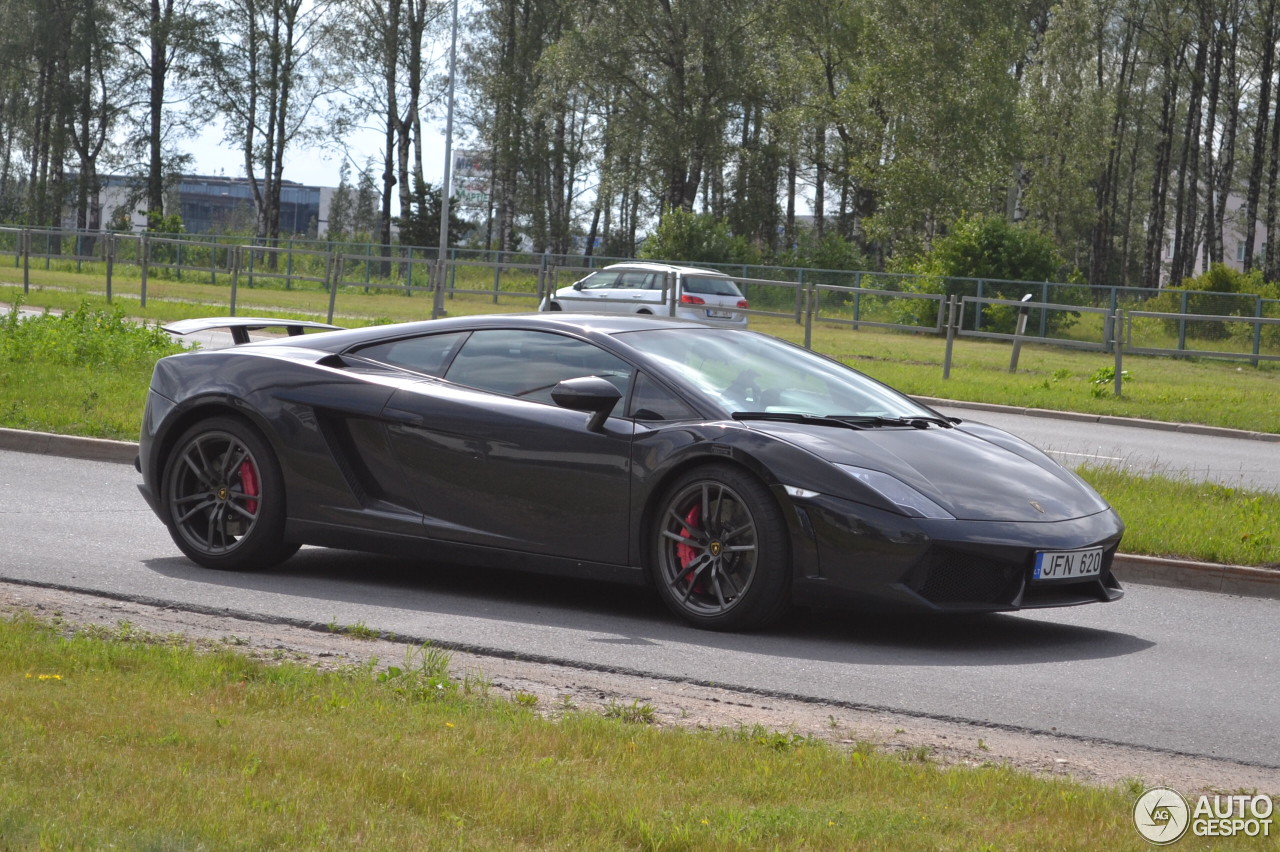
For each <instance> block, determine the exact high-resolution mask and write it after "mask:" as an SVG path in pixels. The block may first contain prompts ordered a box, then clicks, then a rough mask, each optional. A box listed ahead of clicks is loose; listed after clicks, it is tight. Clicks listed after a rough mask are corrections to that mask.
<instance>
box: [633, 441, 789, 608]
mask: <svg viewBox="0 0 1280 852" xmlns="http://www.w3.org/2000/svg"><path fill="white" fill-rule="evenodd" d="M653 536H654V538H653V543H652V554H653V558H652V570H653V575H654V581H655V583H656V584H657V586H658V592H659V594H661V596H662V599H663V601H664V602H665V603H666V604H667V606H668V607H669V608H670V609H671V611H672V612H674V613H675V614H676V615H678V616H680V617H681V618H683V619H684V620H685V621H688V622H689V623H690V624H693V625H694V626H696V627H703V628H708V629H712V630H744V629H752V628H759V627H764V626H766V625H769V624H771V623H773V622H775V621H777V620H778V619H779V618H781V617H782V616H783V615H784V614H785V613H786V611H787V609H788V608H789V606H790V581H791V565H790V545H789V543H788V539H787V529H786V523H785V522H784V521H783V518H782V513H781V511H779V509H778V505H777V503H776V502H775V501H774V499H773V495H771V494H770V493H769V490H768V489H767V488H766V487H765V486H764V485H763V484H762V483H761V482H760V481H759V480H757V479H755V478H754V477H753V476H751V475H750V474H749V473H747V472H746V471H743V470H741V469H738V468H734V467H729V466H726V465H712V466H707V467H701V468H697V469H695V470H693V471H690V472H689V473H687V474H685V475H684V476H682V477H680V478H679V479H678V480H676V482H675V483H673V484H672V486H671V487H670V488H669V489H667V491H666V493H665V494H664V495H663V497H662V498H661V502H660V503H659V514H658V515H657V517H656V519H655V523H654V530H653Z"/></svg>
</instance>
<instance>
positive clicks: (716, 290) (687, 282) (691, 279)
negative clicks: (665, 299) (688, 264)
mask: <svg viewBox="0 0 1280 852" xmlns="http://www.w3.org/2000/svg"><path fill="white" fill-rule="evenodd" d="M684 291H685V292H686V293H698V294H700V295H703V296H737V297H738V298H741V297H742V291H741V290H739V289H738V285H737V284H735V283H733V279H732V278H720V277H719V276H716V277H712V276H710V275H690V276H686V277H685V279H684Z"/></svg>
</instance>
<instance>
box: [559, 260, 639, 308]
mask: <svg viewBox="0 0 1280 852" xmlns="http://www.w3.org/2000/svg"><path fill="white" fill-rule="evenodd" d="M621 277H622V272H621V271H620V270H617V269H602V270H600V271H599V272H595V273H592V274H591V275H588V276H587V277H586V278H584V279H582V280H581V281H580V282H578V285H575V286H574V288H573V290H574V292H573V295H572V296H570V297H568V298H567V299H564V300H562V301H564V302H566V304H564V307H565V308H566V309H567V310H570V311H591V312H593V313H610V314H612V313H618V312H619V311H622V310H623V309H624V307H625V306H624V305H623V304H621V303H620V302H619V301H618V299H619V298H620V297H621V295H622V294H620V293H619V288H620V286H621V284H620V282H619V279H620V278H621ZM579 285H580V286H579Z"/></svg>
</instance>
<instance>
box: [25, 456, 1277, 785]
mask: <svg viewBox="0 0 1280 852" xmlns="http://www.w3.org/2000/svg"><path fill="white" fill-rule="evenodd" d="M137 480H138V476H137V474H136V473H135V472H134V471H133V470H132V469H131V468H130V467H128V466H126V465H120V464H111V463H104V462H86V461H77V460H70V459H63V458H58V457H51V456H40V455H28V454H22V453H11V452H0V534H2V536H3V538H2V539H0V540H2V541H3V547H2V548H0V579H7V580H17V581H25V582H35V583H42V584H53V585H57V586H63V587H69V588H75V589H82V590H88V591H96V592H101V593H107V594H110V595H116V596H123V597H129V598H138V599H143V600H150V601H164V602H171V603H172V604H173V605H175V606H179V607H194V608H199V609H207V610H217V611H224V610H225V611H228V612H232V613H237V614H252V615H256V616H260V617H263V618H268V619H287V620H292V621H303V622H314V623H318V624H327V623H331V622H336V623H339V624H357V623H363V624H365V625H367V626H369V627H371V628H375V629H379V630H385V631H391V632H394V633H395V634H397V635H398V636H401V637H406V638H411V639H419V640H427V639H430V640H433V641H436V642H439V643H443V644H446V645H451V646H454V647H463V648H469V649H482V650H492V651H495V652H498V653H502V654H506V655H527V656H531V657H535V658H544V659H551V660H558V661H564V662H568V663H570V664H578V665H587V666H593V667H603V668H608V669H619V670H626V671H632V672H638V673H648V674H653V675H659V676H663V677H673V678H685V679H692V680H695V681H699V682H711V683H716V684H720V685H725V686H735V687H746V688H750V689H755V690H763V691H767V692H771V693H779V694H789V695H799V696H806V697H812V698H815V699H822V700H828V701H835V702H844V703H847V704H852V705H858V706H864V707H879V708H886V709H894V710H900V711H905V712H909V713H917V714H923V715H928V716H934V717H940V718H950V719H962V720H969V721H974V722H979V723H986V724H991V725H999V726H1011V727H1017V728H1023V729H1030V730H1042V731H1053V732H1056V733H1058V734H1064V735H1070V736H1078V737H1083V738H1089V739H1100V740H1105V741H1113V742H1122V743H1127V744H1134V745H1140V746H1147V747H1154V748H1158V749H1164V750H1169V751H1173V752H1177V753H1185V754H1195V755H1205V756H1214V757H1222V758H1230V759H1234V760H1239V761H1243V762H1246V763H1252V764H1259V765H1263V766H1268V767H1275V768H1277V769H1278V770H1280V738H1277V737H1276V736H1275V732H1276V730H1278V729H1280V702H1277V701H1276V696H1277V695H1278V694H1280V666H1278V665H1277V662H1280V660H1278V657H1280V651H1278V650H1277V649H1278V648H1280V643H1278V642H1277V641H1276V640H1277V638H1278V633H1280V628H1278V627H1277V625H1278V624H1280V602H1278V601H1272V600H1261V599H1252V598H1236V597H1229V596H1225V595H1214V594H1209V593H1199V592H1188V591H1183V590H1178V589H1165V588H1156V587H1149V586H1131V587H1130V588H1129V593H1128V595H1127V596H1126V597H1125V598H1124V599H1123V600H1121V601H1119V602H1118V603H1114V604H1108V605H1096V606H1086V607H1077V608H1071V609H1065V610H1048V611H1041V612H1037V613H1033V614H1029V615H1017V616H988V617H981V618H968V619H956V620H933V619H902V618H895V619H877V618H873V617H867V616H858V615H849V614H842V613H816V614H814V616H813V617H810V618H805V619H802V620H797V621H796V622H795V623H793V624H790V625H787V626H784V627H782V628H780V629H777V630H774V631H771V632H769V633H765V634H758V635H721V634H714V633H706V632H702V631H697V630H693V629H691V628H688V627H685V626H684V625H682V624H680V623H678V622H676V621H675V620H674V619H673V618H672V617H671V616H669V615H668V614H667V613H666V611H665V610H664V609H663V608H662V607H661V605H660V604H659V603H658V602H657V600H656V599H655V598H654V597H652V596H651V595H649V594H647V593H646V592H644V591H643V590H638V589H634V588H628V587H621V586H610V585H603V584H593V583H583V582H580V581H563V580H557V579H548V578H543V577H535V576H526V575H518V574H512V573H508V572H503V571H487V570H477V569H464V568H459V567H456V566H450V565H442V564H431V563H425V562H423V563H417V562H409V561H403V560H394V559H387V558H381V557H371V556H365V555H359V554H352V553H347V552H341V551H326V550H319V549H312V548H305V549H303V551H302V552H301V553H299V554H298V555H297V556H296V557H294V559H292V560H290V561H289V562H288V563H286V564H285V565H284V566H281V567H280V568H279V569H276V570H274V571H271V572H268V573H262V574H232V573H219V572H213V571H206V570H203V569H200V568H197V567H196V566H194V565H193V564H192V563H190V562H188V561H187V560H186V559H184V558H183V557H182V556H181V555H180V554H179V553H178V551H177V549H176V548H175V547H174V545H173V544H172V543H171V542H170V540H169V538H168V536H167V534H166V532H165V530H164V529H163V527H162V526H161V524H160V522H159V521H158V520H157V519H156V518H155V517H154V516H152V515H151V513H150V511H149V510H148V509H147V507H146V506H145V505H144V503H143V501H142V499H141V497H140V496H138V494H137V492H136V490H135V487H134V486H135V483H136V482H137Z"/></svg>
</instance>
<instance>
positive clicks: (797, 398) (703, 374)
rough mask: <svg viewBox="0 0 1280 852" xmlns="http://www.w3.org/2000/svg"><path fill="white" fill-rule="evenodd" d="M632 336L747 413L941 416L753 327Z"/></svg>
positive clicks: (672, 368)
mask: <svg viewBox="0 0 1280 852" xmlns="http://www.w3.org/2000/svg"><path fill="white" fill-rule="evenodd" d="M625 339H626V341H627V342H628V343H630V344H631V345H633V346H635V347H636V348H637V349H639V350H641V351H642V352H644V353H646V354H647V355H648V356H649V357H650V358H653V359H656V360H657V361H659V362H660V363H661V364H662V365H663V366H664V367H665V368H666V369H667V371H669V372H670V373H671V374H672V375H673V376H678V377H680V378H681V379H683V380H684V381H685V382H688V383H689V384H691V385H693V386H694V387H696V388H697V389H699V390H701V391H702V392H703V393H705V394H707V395H708V396H710V397H712V398H713V399H715V400H717V401H718V402H719V403H720V404H721V405H722V406H724V408H725V409H726V410H727V411H728V412H729V413H730V414H739V413H745V412H752V413H758V414H761V415H778V416H779V419H782V418H785V417H788V416H791V415H801V416H810V417H827V418H834V417H844V418H883V419H886V420H889V419H892V420H896V419H898V418H905V419H913V418H926V419H928V418H934V417H936V415H934V414H933V413H932V412H931V411H929V410H928V409H927V408H924V407H923V406H921V405H919V404H918V403H916V402H913V401H912V400H911V399H909V398H908V397H906V396H903V395H902V394H900V393H898V392H897V391H895V390H893V389H892V388H889V387H886V386H885V385H882V384H880V383H879V382H877V381H875V380H874V379H872V378H870V377H868V376H864V375H863V374H862V373H859V372H858V371H856V370H854V369H852V368H849V367H846V366H844V365H843V364H839V363H837V362H835V361H832V360H830V359H828V358H824V357H822V356H820V355H815V354H814V353H812V352H809V351H807V350H804V349H801V348H799V347H797V346H792V345H791V344H788V343H783V342H782V341H780V340H777V339H775V338H772V337H768V336H766V335H763V334H757V333H754V332H743V331H733V330H729V329H725V330H720V329H709V328H696V329H695V328H689V329H652V330H645V331H633V332H626V333H625Z"/></svg>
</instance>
